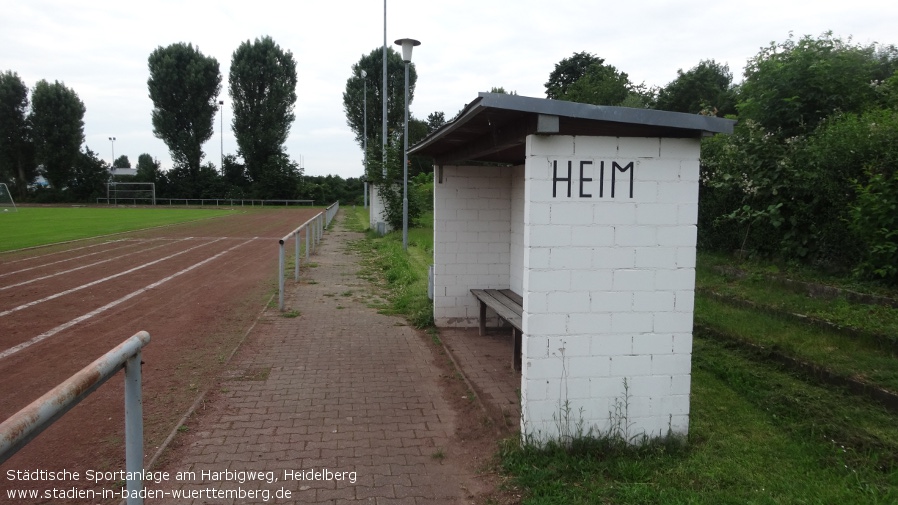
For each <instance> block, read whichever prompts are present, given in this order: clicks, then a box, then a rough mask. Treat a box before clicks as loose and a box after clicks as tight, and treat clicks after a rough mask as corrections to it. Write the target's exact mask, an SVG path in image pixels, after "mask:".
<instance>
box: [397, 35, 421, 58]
mask: <svg viewBox="0 0 898 505" xmlns="http://www.w3.org/2000/svg"><path fill="white" fill-rule="evenodd" d="M393 43H394V44H396V45H397V46H402V61H404V62H406V63H411V61H412V48H413V47H415V46H420V45H421V43H420V42H418V41H417V40H415V39H399V40H397V41H395V42H393Z"/></svg>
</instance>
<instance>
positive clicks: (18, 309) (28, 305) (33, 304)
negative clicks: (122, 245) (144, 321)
mask: <svg viewBox="0 0 898 505" xmlns="http://www.w3.org/2000/svg"><path fill="white" fill-rule="evenodd" d="M219 240H221V239H219ZM215 242H218V240H213V241H212V242H206V243H205V244H200V245H197V246H193V247H191V248H189V249H184V250H183V251H179V252H176V253H174V254H170V255H168V256H166V257H164V258H159V259H158V260H155V261H151V262H149V263H144V264H143V265H140V266H138V267H134V268H131V269H129V270H125V271H124V272H119V273H117V274H113V275H110V276H108V277H103V278H102V279H97V280H95V281H93V282H88V283H87V284H82V285H80V286H78V287H76V288H72V289H67V290H65V291H62V292H60V293H56V294H54V295H50V296H47V297H44V298H41V299H40V300H35V301H33V302H28V303H26V304H24V305H19V306H18V307H13V308H11V309H9V310H4V311H3V312H0V317H3V316H8V315H9V314H12V313H13V312H18V311H20V310H24V309H27V308H29V307H34V306H35V305H37V304H39V303H44V302H48V301H50V300H54V299H56V298H59V297H60V296H65V295H68V294H71V293H74V292H75V291H81V290H82V289H86V288H89V287H91V286H96V285H97V284H100V283H102V282H106V281H108V280H112V279H115V278H116V277H121V276H123V275H128V274H130V273H132V272H136V271H138V270H140V269H142V268H146V267H148V266H152V265H155V264H156V263H160V262H162V261H165V260H168V259H171V258H174V257H175V256H180V255H182V254H184V253H186V252H190V251H192V250H194V249H197V248H200V247H203V246H207V245H209V244H214V243H215Z"/></svg>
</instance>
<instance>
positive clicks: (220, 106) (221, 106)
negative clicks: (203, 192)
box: [218, 100, 224, 175]
mask: <svg viewBox="0 0 898 505" xmlns="http://www.w3.org/2000/svg"><path fill="white" fill-rule="evenodd" d="M218 112H219V114H220V115H221V165H220V166H219V167H218V168H219V169H220V170H221V173H222V175H224V100H219V101H218Z"/></svg>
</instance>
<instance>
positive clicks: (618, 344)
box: [590, 333, 633, 356]
mask: <svg viewBox="0 0 898 505" xmlns="http://www.w3.org/2000/svg"><path fill="white" fill-rule="evenodd" d="M590 350H591V352H592V353H593V355H595V356H624V355H629V354H633V336H632V335H622V334H614V333H611V334H607V335H595V336H593V337H592V347H591V348H590Z"/></svg>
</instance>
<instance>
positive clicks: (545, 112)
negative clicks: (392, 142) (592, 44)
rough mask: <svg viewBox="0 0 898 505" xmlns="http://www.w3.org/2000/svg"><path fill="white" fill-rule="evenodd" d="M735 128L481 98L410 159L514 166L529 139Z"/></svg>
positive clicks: (655, 114) (687, 117)
mask: <svg viewBox="0 0 898 505" xmlns="http://www.w3.org/2000/svg"><path fill="white" fill-rule="evenodd" d="M735 123H736V122H735V121H733V120H731V119H722V118H717V117H710V116H701V115H698V114H684V113H680V112H667V111H659V110H650V109H634V108H630V107H611V106H605V105H590V104H584V103H575V102H565V101H561V100H548V99H543V98H531V97H525V96H517V95H506V94H502V93H480V94H479V96H478V97H477V98H476V99H475V100H474V101H473V102H471V103H469V104H468V105H466V106H465V108H464V109H463V110H462V111H461V112H460V113H459V115H458V117H456V118H455V119H454V120H452V121H450V122H449V123H446V124H445V125H443V126H442V127H441V128H439V129H438V130H436V131H434V132H433V133H431V134H430V135H428V136H427V137H425V138H424V140H422V141H421V142H418V143H417V144H415V145H414V146H413V147H412V148H411V149H409V154H413V155H425V156H432V157H433V158H434V163H436V164H437V165H448V164H457V163H460V162H493V163H508V164H512V165H519V164H523V163H524V158H525V156H526V153H525V143H526V139H527V136H528V135H534V134H537V135H589V136H610V137H671V138H700V137H703V136H707V135H713V134H715V133H732V132H733V125H734V124H735Z"/></svg>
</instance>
